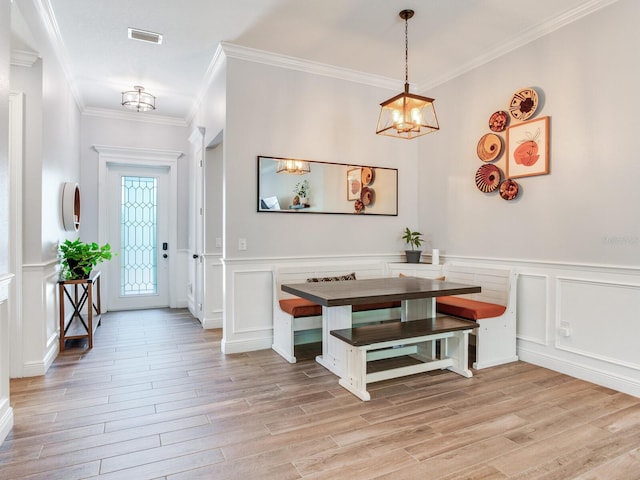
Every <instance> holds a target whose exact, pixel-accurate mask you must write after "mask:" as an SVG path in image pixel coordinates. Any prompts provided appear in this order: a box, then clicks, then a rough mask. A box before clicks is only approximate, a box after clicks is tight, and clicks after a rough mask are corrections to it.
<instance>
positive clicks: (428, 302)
mask: <svg viewBox="0 0 640 480" xmlns="http://www.w3.org/2000/svg"><path fill="white" fill-rule="evenodd" d="M435 315H436V299H435V298H433V297H431V298H416V299H413V300H402V306H401V313H400V318H401V320H402V321H403V322H406V321H409V320H420V319H423V318H433V317H435ZM420 353H421V354H422V355H426V356H427V357H429V358H436V342H435V341H432V342H425V343H424V344H423V345H422V347H421V352H420Z"/></svg>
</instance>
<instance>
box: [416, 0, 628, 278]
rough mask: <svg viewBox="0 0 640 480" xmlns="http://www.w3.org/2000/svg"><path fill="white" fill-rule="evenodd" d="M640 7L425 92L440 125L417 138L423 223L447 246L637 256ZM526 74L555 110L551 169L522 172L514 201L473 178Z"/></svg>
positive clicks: (577, 258)
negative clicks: (481, 150) (483, 148)
mask: <svg viewBox="0 0 640 480" xmlns="http://www.w3.org/2000/svg"><path fill="white" fill-rule="evenodd" d="M639 15H640V3H639V2H637V1H633V0H621V1H619V2H617V3H614V4H612V5H610V6H609V7H606V8H605V9H603V10H601V11H599V12H597V13H595V14H592V15H589V16H587V17H585V18H583V19H582V20H579V21H578V22H575V23H573V24H570V25H568V26H566V27H565V28H562V29H560V30H558V31H556V32H554V33H551V34H550V35H548V36H545V37H543V38H541V39H539V40H537V41H535V42H533V43H531V44H529V45H526V46H524V47H522V48H520V49H518V50H517V51H515V52H512V53H510V54H508V55H506V56H504V57H502V58H499V59H497V60H495V61H493V62H491V63H490V64H488V65H485V66H483V67H481V68H479V69H477V70H474V71H472V72H470V73H468V74H466V75H464V76H462V77H459V78H457V79H454V80H452V81H450V82H448V83H447V84H446V85H443V86H441V87H439V88H435V89H433V90H432V91H429V92H428V93H429V94H433V95H434V97H435V98H436V99H437V100H436V102H437V107H438V114H439V118H440V120H441V126H442V130H441V131H440V132H438V133H436V134H433V135H429V136H427V137H425V140H424V141H423V142H421V143H420V156H421V157H422V158H424V160H423V161H421V162H420V163H419V167H420V183H421V185H420V189H419V199H420V201H419V206H420V226H421V228H423V229H424V230H425V231H427V232H431V233H432V234H433V237H434V243H435V244H437V245H438V246H439V247H440V248H441V249H442V251H444V252H445V253H446V252H451V253H455V254H458V255H478V256H482V257H496V258H516V259H530V260H543V261H561V262H577V263H589V264H592V263H596V264H603V265H624V266H629V265H634V266H640V208H639V205H640V189H638V188H637V180H638V178H640V162H639V161H638V158H637V148H636V145H635V136H636V135H637V132H638V128H639V127H640V120H639V119H638V116H637V115H636V113H635V112H634V111H633V109H631V108H629V105H631V104H633V103H634V99H633V95H630V92H633V91H634V90H635V88H636V84H637V77H638V74H639V73H640V65H639V64H638V62H633V61H630V60H631V59H632V58H635V57H636V56H637V49H638V45H639V44H640V32H639V31H638V28H637V26H636V25H635V20H636V19H637V18H638V16H639ZM528 86H534V87H536V88H537V89H538V91H539V92H540V93H541V94H542V95H541V102H540V103H541V106H540V107H539V113H537V114H536V117H540V116H546V115H548V116H550V117H551V152H550V174H549V175H544V176H536V177H529V178H519V179H516V180H517V181H518V183H519V184H520V186H521V194H520V196H519V198H518V199H517V200H515V201H511V202H507V201H504V200H502V199H501V198H500V197H499V196H498V195H497V192H494V193H491V194H485V193H482V192H480V191H479V190H478V189H477V188H476V187H475V184H474V174H475V171H476V169H477V168H478V167H479V166H480V165H481V164H482V162H481V161H480V160H479V159H478V158H477V155H476V145H477V142H478V140H479V139H480V137H481V136H482V135H483V134H485V133H488V132H489V129H488V123H487V122H488V119H489V116H490V115H491V114H492V113H493V112H494V111H496V110H504V109H506V108H507V106H508V105H507V103H508V101H509V99H510V97H511V95H512V93H513V92H515V91H516V90H518V89H519V88H522V87H528ZM502 137H503V139H504V137H505V136H504V135H502ZM503 164H504V156H503V157H502V159H501V160H500V161H499V163H498V165H499V166H500V167H502V166H503Z"/></svg>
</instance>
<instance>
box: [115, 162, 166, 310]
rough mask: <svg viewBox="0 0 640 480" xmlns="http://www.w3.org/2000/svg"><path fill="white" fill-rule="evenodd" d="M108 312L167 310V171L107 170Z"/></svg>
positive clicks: (156, 168) (118, 167)
mask: <svg viewBox="0 0 640 480" xmlns="http://www.w3.org/2000/svg"><path fill="white" fill-rule="evenodd" d="M106 197H107V205H106V207H107V223H108V228H107V241H108V242H109V244H111V248H112V250H113V251H114V252H117V255H116V256H114V258H113V259H112V260H111V261H110V262H108V263H107V265H108V267H107V268H108V269H109V275H108V282H109V288H108V292H109V293H108V294H109V310H131V309H140V308H158V307H167V306H169V278H170V275H169V265H170V262H169V256H170V253H171V252H172V251H174V248H175V246H174V245H170V244H169V238H170V236H169V220H168V219H169V213H168V212H169V198H170V195H169V169H168V168H165V167H134V166H128V165H118V164H111V165H107V196H106Z"/></svg>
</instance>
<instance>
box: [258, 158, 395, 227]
mask: <svg viewBox="0 0 640 480" xmlns="http://www.w3.org/2000/svg"><path fill="white" fill-rule="evenodd" d="M258 211H259V212H278V213H344V214H361V215H398V170H397V169H395V168H384V167H372V166H366V167H365V166H362V165H346V164H342V163H329V162H315V161H311V160H300V159H292V158H279V157H263V156H259V157H258Z"/></svg>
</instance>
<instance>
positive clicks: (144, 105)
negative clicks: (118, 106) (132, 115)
mask: <svg viewBox="0 0 640 480" xmlns="http://www.w3.org/2000/svg"><path fill="white" fill-rule="evenodd" d="M133 88H134V89H133V90H129V91H127V92H122V106H123V107H125V108H128V109H129V110H135V111H136V112H148V111H150V110H155V109H156V97H154V96H153V95H151V94H150V93H146V92H145V91H144V87H140V86H135V87H133Z"/></svg>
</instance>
